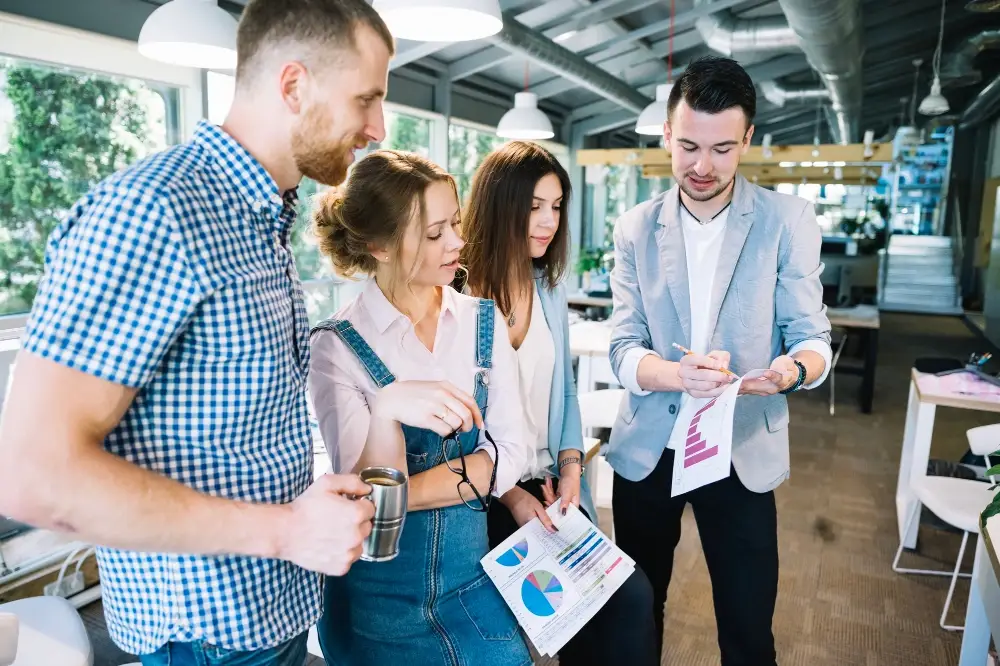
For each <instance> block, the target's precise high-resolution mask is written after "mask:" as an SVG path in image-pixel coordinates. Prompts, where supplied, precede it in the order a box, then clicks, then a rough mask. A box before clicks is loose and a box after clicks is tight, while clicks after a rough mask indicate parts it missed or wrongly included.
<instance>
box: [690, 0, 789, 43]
mask: <svg viewBox="0 0 1000 666" xmlns="http://www.w3.org/2000/svg"><path fill="white" fill-rule="evenodd" d="M695 4H696V5H704V4H709V5H710V4H711V3H709V2H706V0H697V1H696V3H695ZM695 28H696V29H697V30H698V32H699V33H700V34H701V38H702V40H703V41H704V42H705V44H706V45H707V46H708V47H709V48H710V49H712V50H713V51H716V52H717V53H721V54H723V55H727V56H736V57H738V56H748V55H754V54H771V53H781V52H785V51H797V50H798V49H799V43H798V39H797V38H796V36H795V32H793V31H792V29H791V28H790V27H789V26H788V21H786V20H785V17H784V16H764V17H760V18H750V19H741V18H737V17H736V15H735V14H733V13H732V12H731V11H729V10H723V11H720V12H715V13H714V14H710V15H708V16H703V17H701V18H700V19H698V20H697V21H696V22H695Z"/></svg>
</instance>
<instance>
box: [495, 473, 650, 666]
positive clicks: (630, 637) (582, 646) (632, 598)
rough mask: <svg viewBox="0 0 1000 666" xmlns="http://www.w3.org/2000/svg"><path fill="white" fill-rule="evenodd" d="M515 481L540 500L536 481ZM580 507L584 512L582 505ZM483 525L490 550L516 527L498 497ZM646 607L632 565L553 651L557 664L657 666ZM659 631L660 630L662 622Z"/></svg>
mask: <svg viewBox="0 0 1000 666" xmlns="http://www.w3.org/2000/svg"><path fill="white" fill-rule="evenodd" d="M518 485H519V486H520V487H521V488H524V489H525V490H527V491H528V492H529V493H531V494H532V495H534V496H535V497H537V498H538V500H539V501H542V482H541V481H540V480H538V479H531V480H529V481H525V482H522V483H519V484H518ZM556 487H557V488H558V485H556ZM580 511H581V512H582V513H583V514H584V515H587V512H586V511H584V510H583V508H582V507H581V509H580ZM587 517H588V518H590V516H587ZM591 520H593V519H591ZM595 522H596V521H595ZM487 526H488V529H489V537H490V548H496V547H497V546H498V545H499V544H500V543H502V542H503V540H504V539H506V538H507V537H509V536H510V535H511V534H513V533H514V532H516V531H517V523H516V522H514V517H513V516H512V515H511V514H510V511H508V510H507V507H505V506H504V505H503V504H501V503H500V502H498V501H494V502H493V503H492V504H491V505H490V512H489V515H488V516H487ZM652 608H653V591H652V589H651V588H650V585H649V580H648V579H647V578H646V575H645V574H644V573H643V572H642V569H640V568H639V567H638V566H637V567H636V569H635V572H634V573H633V574H632V575H631V576H629V577H628V579H627V580H626V581H625V582H624V583H623V584H622V586H621V587H619V588H618V589H617V590H616V591H615V593H614V594H613V595H611V598H610V599H608V602H607V603H606V604H604V606H603V607H602V608H601V610H599V611H597V613H596V614H595V615H594V617H592V618H590V621H589V622H587V624H586V625H584V627H583V628H582V629H581V630H580V631H579V633H577V634H576V636H574V637H573V638H571V639H570V640H569V642H568V643H566V645H564V646H563V648H562V649H561V650H559V664H560V666H613V665H615V664H628V666H658V665H659V663H660V658H659V654H660V653H659V650H658V649H657V641H656V635H655V633H654V632H655V626H656V625H655V624H654V622H653V613H652ZM661 616H662V613H661ZM660 634H661V635H662V634H663V626H662V623H661V624H660Z"/></svg>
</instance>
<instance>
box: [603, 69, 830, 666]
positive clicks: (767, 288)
mask: <svg viewBox="0 0 1000 666" xmlns="http://www.w3.org/2000/svg"><path fill="white" fill-rule="evenodd" d="M667 107H668V119H667V122H666V124H665V125H664V134H663V138H664V145H665V146H668V147H669V150H670V153H671V167H672V170H673V175H674V178H675V180H676V183H677V184H676V185H675V186H674V187H673V188H672V189H670V190H669V191H667V192H666V193H664V194H662V195H660V196H658V197H656V198H654V199H653V200H651V201H647V202H645V203H643V204H640V205H639V206H637V207H636V208H634V209H632V210H630V211H629V212H627V213H625V215H623V216H622V217H621V219H619V220H618V223H617V225H616V228H615V266H614V270H613V272H612V274H611V290H612V294H613V297H614V312H613V315H612V325H613V333H612V339H611V353H610V356H611V365H612V368H613V369H614V372H615V374H616V375H617V377H618V380H619V382H620V383H621V384H622V386H624V387H625V388H626V389H628V391H627V392H626V397H625V399H624V400H623V402H622V406H621V409H620V411H619V415H618V418H617V420H616V422H615V425H614V428H613V429H612V434H611V442H610V448H609V452H608V456H607V460H608V462H609V463H610V464H611V466H612V467H614V469H615V479H614V498H615V511H614V521H615V536H616V541H617V542H618V545H619V546H621V547H622V549H623V550H624V551H625V552H627V553H628V554H629V555H631V556H632V557H633V558H634V559H635V561H636V563H637V564H638V565H639V566H640V567H642V569H643V571H645V573H646V575H647V576H648V577H649V580H650V582H651V583H652V586H653V607H654V617H655V618H656V620H657V622H658V626H657V635H658V637H659V638H660V640H661V643H662V637H663V607H664V603H665V602H666V598H667V586H668V585H669V583H670V574H671V570H672V566H673V553H674V548H675V546H676V545H677V542H678V540H679V539H680V535H681V514H682V513H683V511H684V507H685V505H686V504H687V503H688V502H690V503H691V506H692V508H693V510H694V516H695V520H696V521H697V523H698V533H699V535H700V536H701V543H702V548H703V550H704V552H705V559H706V561H707V564H708V570H709V574H710V575H711V578H712V595H713V600H714V602H715V615H716V620H717V625H718V632H719V635H718V639H719V648H720V650H721V652H722V666H768V664H771V665H774V664H775V663H776V656H775V650H774V636H773V634H772V631H771V619H772V616H773V614H774V604H775V599H776V597H777V593H778V535H777V516H776V511H775V503H774V492H773V491H774V489H775V488H776V487H777V486H778V485H779V484H780V483H781V482H782V481H784V480H785V479H786V478H788V474H789V461H788V404H787V402H786V398H785V394H787V393H791V392H792V391H797V390H799V389H803V388H807V389H808V388H813V387H815V386H818V385H819V384H820V383H821V382H822V381H823V379H824V378H825V377H826V373H827V372H828V368H829V366H830V356H831V354H830V323H829V321H828V320H827V317H826V308H825V307H824V305H823V302H822V287H821V285H820V273H821V271H822V265H821V264H820V241H821V235H820V229H819V226H818V225H817V223H816V217H815V214H814V212H813V206H812V204H810V203H809V202H807V201H805V200H803V199H800V198H798V197H793V196H786V195H782V194H777V193H775V192H772V191H770V190H765V189H763V188H761V187H757V186H755V185H752V184H750V183H748V182H747V181H746V179H744V178H743V177H742V176H740V175H738V174H737V167H738V166H739V163H740V157H741V156H742V155H744V154H745V153H746V151H747V149H748V148H749V146H750V138H751V137H752V136H753V130H754V128H753V118H754V112H755V110H756V92H755V90H754V85H753V81H751V80H750V77H749V76H748V75H747V73H746V71H744V70H743V68H742V67H740V66H739V64H737V63H736V62H734V61H732V60H728V59H725V58H717V57H712V58H705V59H701V60H699V61H696V62H694V63H692V64H691V65H690V66H689V67H688V68H687V69H686V70H685V72H684V74H683V75H682V76H681V77H680V78H679V79H678V80H677V82H676V84H675V85H674V87H673V90H671V93H670V98H669V101H668V103H667ZM674 344H677V345H680V346H681V347H683V348H684V349H685V350H689V351H691V352H693V353H685V352H684V351H679V350H678V349H676V348H675V347H673V345H674ZM730 368H731V369H732V371H735V373H736V374H737V375H739V374H743V373H746V372H747V371H749V370H753V369H760V368H769V370H768V371H767V372H766V373H764V376H763V377H762V378H761V379H756V380H747V381H744V382H743V384H742V386H741V393H744V394H748V395H745V396H744V397H741V398H739V399H738V400H737V406H736V412H735V417H734V423H733V450H732V469H731V470H730V474H729V476H728V477H727V478H724V479H722V480H720V481H716V482H715V483H711V484H709V485H706V486H702V487H700V488H697V489H696V490H693V491H691V492H688V493H685V494H681V495H679V496H677V497H671V484H672V477H673V467H674V455H675V451H678V450H679V451H680V453H678V455H683V452H684V450H685V445H686V444H687V443H688V442H687V441H686V440H687V433H686V432H684V431H683V429H684V428H685V427H686V420H685V419H683V418H682V414H689V413H690V407H691V406H692V405H693V404H694V403H692V402H691V399H692V398H709V397H713V396H716V395H719V394H720V393H722V392H723V391H724V390H725V389H726V387H727V386H728V385H729V383H730V380H731V378H732V376H733V375H731V374H729V373H727V372H724V370H729V369H730ZM685 406H688V407H689V409H687V410H686V409H685ZM677 422H682V423H684V425H681V426H675V424H676V423H677ZM695 444H696V443H695Z"/></svg>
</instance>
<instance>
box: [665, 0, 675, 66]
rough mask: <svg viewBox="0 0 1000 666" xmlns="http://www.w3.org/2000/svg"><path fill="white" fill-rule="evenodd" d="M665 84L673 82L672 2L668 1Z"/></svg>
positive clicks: (672, 0)
mask: <svg viewBox="0 0 1000 666" xmlns="http://www.w3.org/2000/svg"><path fill="white" fill-rule="evenodd" d="M667 51H668V53H667V83H673V80H674V0H670V41H669V42H668V43H667Z"/></svg>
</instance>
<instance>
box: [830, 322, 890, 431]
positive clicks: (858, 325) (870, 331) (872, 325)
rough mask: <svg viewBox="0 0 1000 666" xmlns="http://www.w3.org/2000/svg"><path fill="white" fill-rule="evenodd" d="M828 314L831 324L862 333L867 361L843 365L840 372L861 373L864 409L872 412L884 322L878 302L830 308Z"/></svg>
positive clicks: (861, 398) (859, 396)
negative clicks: (879, 333) (879, 334)
mask: <svg viewBox="0 0 1000 666" xmlns="http://www.w3.org/2000/svg"><path fill="white" fill-rule="evenodd" d="M826 316H827V319H829V320H830V325H831V326H835V327H837V328H843V329H846V330H848V331H853V333H854V334H855V335H860V336H861V339H862V342H861V345H862V347H863V348H864V364H863V365H862V367H860V368H853V367H839V368H838V369H837V372H839V373H841V374H859V375H861V392H860V394H859V395H858V398H859V400H860V402H861V411H862V412H863V413H865V414H871V412H872V402H873V401H874V398H875V368H876V366H877V365H878V332H879V328H880V327H881V325H882V322H881V319H880V317H879V312H878V308H877V307H876V306H874V305H857V306H855V307H853V308H827V311H826ZM838 365H839V364H838Z"/></svg>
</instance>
